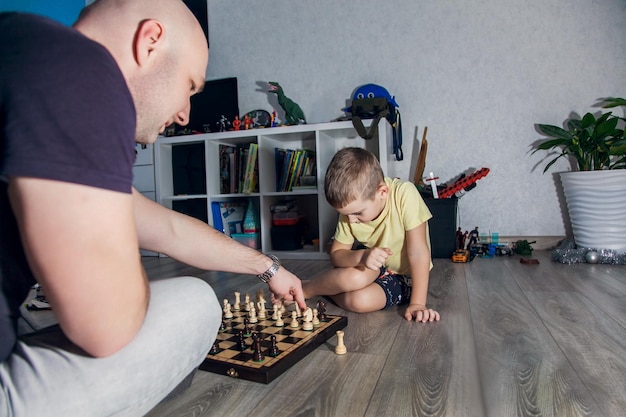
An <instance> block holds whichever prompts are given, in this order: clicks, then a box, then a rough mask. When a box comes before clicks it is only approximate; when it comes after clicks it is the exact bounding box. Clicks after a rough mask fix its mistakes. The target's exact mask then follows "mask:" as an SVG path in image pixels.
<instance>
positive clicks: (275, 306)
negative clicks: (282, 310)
mask: <svg viewBox="0 0 626 417" xmlns="http://www.w3.org/2000/svg"><path fill="white" fill-rule="evenodd" d="M272 320H278V304H274V312H273V313H272Z"/></svg>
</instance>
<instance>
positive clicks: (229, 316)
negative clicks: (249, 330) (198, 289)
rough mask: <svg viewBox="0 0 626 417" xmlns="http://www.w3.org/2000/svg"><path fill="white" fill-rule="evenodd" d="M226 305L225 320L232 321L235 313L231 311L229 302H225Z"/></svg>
mask: <svg viewBox="0 0 626 417" xmlns="http://www.w3.org/2000/svg"><path fill="white" fill-rule="evenodd" d="M224 301H225V303H226V304H224V318H225V319H232V318H233V312H232V311H231V310H230V303H229V302H228V300H224Z"/></svg>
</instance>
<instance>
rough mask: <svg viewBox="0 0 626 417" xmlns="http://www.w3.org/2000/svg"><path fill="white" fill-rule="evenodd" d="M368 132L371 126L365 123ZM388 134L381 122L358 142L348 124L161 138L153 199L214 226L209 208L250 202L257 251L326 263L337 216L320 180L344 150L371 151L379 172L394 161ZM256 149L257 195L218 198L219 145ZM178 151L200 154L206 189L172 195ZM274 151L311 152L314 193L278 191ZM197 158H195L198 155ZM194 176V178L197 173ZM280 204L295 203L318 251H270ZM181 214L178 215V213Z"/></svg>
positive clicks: (308, 248) (156, 152)
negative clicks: (185, 148) (188, 209)
mask: <svg viewBox="0 0 626 417" xmlns="http://www.w3.org/2000/svg"><path fill="white" fill-rule="evenodd" d="M365 122H366V126H368V125H369V123H371V121H365ZM392 140H393V139H392V132H391V127H390V126H389V124H388V123H387V122H386V121H384V120H383V121H381V122H380V124H379V127H378V134H377V135H376V136H374V138H372V139H371V140H365V139H363V138H361V137H360V136H359V135H358V134H357V133H356V130H355V129H354V127H353V126H352V122H351V121H340V122H329V123H320V124H307V125H297V126H283V127H274V128H265V129H252V130H239V131H229V132H223V133H205V134H198V135H189V136H173V137H159V139H158V140H157V142H156V144H155V148H154V158H155V173H156V181H155V183H156V199H157V202H158V203H160V204H162V205H163V206H166V207H169V208H173V209H177V206H179V205H180V204H183V205H184V204H188V205H191V206H193V207H195V208H194V210H195V212H194V213H195V214H196V217H198V218H202V219H203V220H205V221H207V222H208V223H209V224H210V225H213V218H212V212H211V203H212V202H222V201H231V202H232V201H238V200H240V201H242V200H248V199H249V201H252V202H253V203H254V204H255V206H256V208H257V213H258V216H259V220H260V245H261V247H260V248H259V249H260V250H261V251H262V252H264V253H272V254H274V255H276V256H278V257H281V258H285V259H327V258H328V254H327V252H326V250H327V245H328V243H329V242H330V240H331V239H332V237H333V235H334V231H335V226H336V222H337V217H338V215H337V212H336V211H335V210H334V209H333V208H332V207H331V206H330V205H329V204H328V203H327V202H326V198H325V196H324V175H325V174H326V167H328V164H329V163H330V160H331V159H332V157H333V156H334V155H335V153H336V152H337V151H338V150H339V149H342V148H345V147H350V146H353V147H361V148H366V149H368V150H370V151H371V152H372V153H374V154H375V155H376V156H377V157H378V159H379V160H380V163H381V166H382V168H383V172H385V173H387V165H388V163H389V161H390V159H389V158H390V156H392V152H391V147H392ZM253 142H254V143H257V144H258V164H259V165H258V171H259V178H258V180H259V192H258V193H250V194H241V193H234V194H222V193H220V161H219V159H220V152H219V148H220V145H229V146H235V145H248V144H250V143H253ZM180 145H196V147H195V148H196V151H197V152H200V153H202V152H203V155H200V158H203V165H204V172H202V175H204V179H203V180H202V181H200V183H203V182H206V189H202V190H200V191H201V192H197V193H196V191H198V190H196V191H194V193H185V194H182V195H176V194H175V193H174V180H173V172H174V170H173V168H172V154H173V149H175V147H176V146H180ZM275 148H283V149H310V150H314V151H315V156H316V158H315V163H316V170H317V187H316V188H315V189H307V190H297V191H291V192H277V191H276V168H275V162H274V155H275V151H274V150H275ZM196 157H198V155H196ZM196 174H197V173H196ZM284 199H293V200H296V202H297V205H298V209H299V212H300V214H302V215H303V217H304V219H305V222H306V224H307V226H308V234H309V235H311V236H313V237H316V238H317V239H318V242H319V244H318V245H304V247H303V248H302V249H297V250H282V251H279V250H275V249H274V248H273V247H272V239H271V229H272V227H273V226H272V213H271V211H270V207H271V205H272V204H274V203H276V202H277V201H280V200H284ZM181 211H182V210H181Z"/></svg>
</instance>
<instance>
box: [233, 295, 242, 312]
mask: <svg viewBox="0 0 626 417" xmlns="http://www.w3.org/2000/svg"><path fill="white" fill-rule="evenodd" d="M233 310H235V311H239V310H241V293H240V292H238V291H235V304H234V305H233Z"/></svg>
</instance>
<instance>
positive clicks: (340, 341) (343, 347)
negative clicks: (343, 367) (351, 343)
mask: <svg viewBox="0 0 626 417" xmlns="http://www.w3.org/2000/svg"><path fill="white" fill-rule="evenodd" d="M347 351H348V349H347V348H346V345H344V343H343V330H337V346H335V353H336V354H337V355H343V354H345V353H346V352H347Z"/></svg>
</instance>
